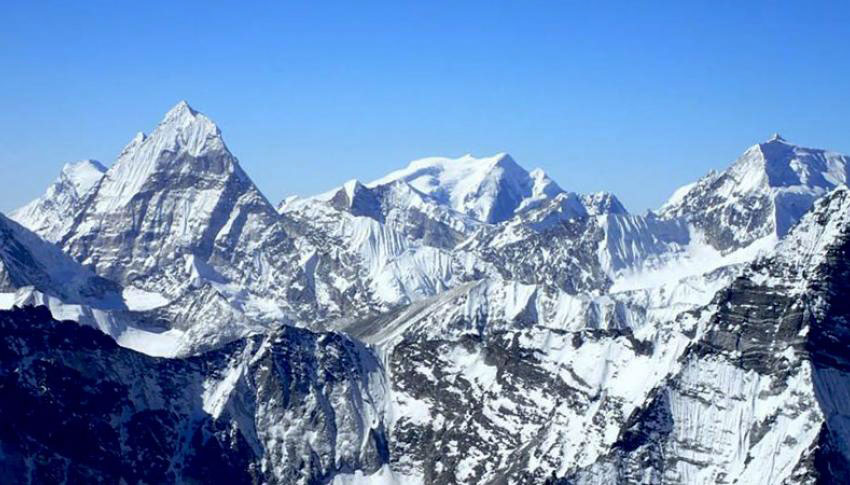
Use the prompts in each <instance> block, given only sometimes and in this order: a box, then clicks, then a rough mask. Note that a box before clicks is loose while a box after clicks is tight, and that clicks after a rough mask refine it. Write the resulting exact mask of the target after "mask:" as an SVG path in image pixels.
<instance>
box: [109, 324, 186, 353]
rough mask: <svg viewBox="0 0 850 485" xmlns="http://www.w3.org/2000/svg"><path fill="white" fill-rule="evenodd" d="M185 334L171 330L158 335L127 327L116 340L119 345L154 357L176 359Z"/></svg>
mask: <svg viewBox="0 0 850 485" xmlns="http://www.w3.org/2000/svg"><path fill="white" fill-rule="evenodd" d="M183 337H184V332H182V331H180V330H177V329H171V330H167V331H164V332H160V333H156V332H149V331H146V330H141V329H138V328H134V327H127V329H126V330H124V332H122V333H121V334H120V335H118V336H117V338H116V339H115V341H116V342H118V345H120V346H122V347H127V348H128V349H133V350H135V351H137V352H141V353H143V354H147V355H151V356H154V357H176V356H177V355H178V354H179V351H180V350H181V345H182V342H183Z"/></svg>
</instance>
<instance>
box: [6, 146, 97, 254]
mask: <svg viewBox="0 0 850 485" xmlns="http://www.w3.org/2000/svg"><path fill="white" fill-rule="evenodd" d="M104 172H106V167H104V166H103V165H101V164H100V162H98V161H95V160H82V161H79V162H74V163H68V164H65V166H64V167H62V172H61V173H60V174H59V178H57V179H56V180H55V181H54V182H53V183H52V184H51V185H50V187H48V188H47V191H46V192H45V193H44V195H42V196H41V197H39V198H37V199H35V200H33V201H32V202H30V203H29V204H27V205H25V206H23V207H21V208H20V209H17V210H15V211H14V212H12V213H11V214H10V215H9V217H10V218H11V219H12V220H14V221H16V222H18V223H20V224H21V225H23V226H25V227H27V228H29V229H31V230H32V231H34V232H36V233H37V234H39V235H41V237H43V238H44V239H47V240H48V241H50V242H57V241H59V239H61V238H62V236H64V235H65V233H66V232H67V231H68V229H69V228H70V225H71V223H72V222H73V216H74V215H75V214H76V213H77V211H79V209H80V206H81V203H82V200H83V198H84V197H85V196H86V195H87V194H88V193H89V192H90V191H91V190H92V189H93V188H94V186H95V185H97V183H98V182H100V180H101V179H102V178H103V174H104Z"/></svg>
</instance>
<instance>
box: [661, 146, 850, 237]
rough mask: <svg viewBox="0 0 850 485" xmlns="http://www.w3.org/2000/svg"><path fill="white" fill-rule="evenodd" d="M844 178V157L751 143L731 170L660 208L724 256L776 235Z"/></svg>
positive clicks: (848, 165)
mask: <svg viewBox="0 0 850 485" xmlns="http://www.w3.org/2000/svg"><path fill="white" fill-rule="evenodd" d="M848 178H850V157H847V156H845V155H842V154H839V153H834V152H830V151H826V150H819V149H814V148H804V147H800V146H797V145H793V144H791V143H788V142H787V141H785V139H783V138H782V137H781V136H779V135H778V134H777V135H774V136H773V137H772V138H771V139H770V140H768V141H766V142H764V143H759V144H758V145H753V146H752V147H750V148H749V149H748V150H747V151H745V152H744V154H743V155H741V157H740V158H738V160H736V161H735V163H733V164H732V166H731V167H729V168H728V169H726V170H725V171H723V172H712V173H709V174H708V175H706V176H705V177H703V178H701V179H699V180H698V181H697V182H695V183H693V184H689V185H686V186H684V187H682V188H680V189H679V190H677V191H676V192H675V193H674V194H673V195H672V197H671V198H670V200H668V201H667V203H666V204H664V206H663V207H662V208H661V210H660V214H661V215H662V216H663V217H667V218H685V219H686V220H688V221H689V222H691V223H692V224H694V226H696V227H697V228H699V229H700V230H701V231H702V232H704V233H705V236H706V241H707V242H708V243H709V244H710V245H711V246H713V247H714V248H715V249H717V250H720V251H723V252H730V251H734V250H736V249H740V248H741V247H745V246H747V245H750V244H752V243H753V242H755V241H756V240H759V239H763V238H766V237H782V236H784V235H785V234H786V233H787V232H788V230H789V229H790V228H791V226H793V225H794V223H796V222H797V221H798V220H799V219H800V217H801V216H802V215H803V214H804V213H805V212H806V211H807V210H809V208H810V207H811V206H812V203H813V202H814V201H815V199H817V198H818V197H821V196H822V195H823V194H825V193H826V192H829V191H830V190H831V189H833V188H834V187H836V186H837V185H842V184H846V183H847V181H848Z"/></svg>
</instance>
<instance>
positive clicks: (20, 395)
mask: <svg viewBox="0 0 850 485" xmlns="http://www.w3.org/2000/svg"><path fill="white" fill-rule="evenodd" d="M0 349H2V352H0V401H1V402H2V403H3V405H2V406H0V417H2V421H3V424H2V425H0V451H2V455H0V456H2V458H3V459H2V460H0V477H2V479H3V481H4V482H6V483H18V482H25V481H31V482H32V483H62V482H68V483H93V482H104V483H119V482H125V483H142V482H143V483H187V482H209V481H214V482H215V483H259V482H262V483H281V484H284V483H304V484H306V483H325V482H326V481H327V480H328V479H329V478H330V477H332V476H334V475H335V474H337V473H339V472H340V471H345V470H353V469H357V470H363V471H364V472H367V473H368V472H374V471H376V470H378V469H379V468H380V467H381V466H382V464H383V463H385V462H386V461H387V459H388V451H387V438H386V435H385V432H384V430H383V428H382V422H383V419H382V416H381V413H382V411H383V406H382V403H381V401H380V399H381V398H382V393H377V395H375V394H373V393H374V392H375V390H378V391H380V390H381V388H382V386H383V382H382V381H381V376H380V374H379V373H378V367H379V364H378V362H377V361H375V360H374V357H372V355H371V354H370V353H369V351H368V350H367V349H365V348H364V347H363V346H362V345H360V344H357V343H356V342H353V341H351V340H350V339H347V338H345V337H343V336H341V335H334V334H315V333H311V332H308V331H305V330H297V329H294V328H292V327H284V328H283V329H281V330H280V331H279V332H277V333H275V334H273V335H269V336H268V337H265V338H259V337H257V338H252V339H247V340H240V341H237V342H234V343H231V344H229V345H227V346H225V347H222V348H221V349H218V350H216V351H212V352H208V353H205V354H202V355H199V356H196V357H192V358H189V359H159V358H154V357H148V356H146V355H143V354H139V353H137V352H134V351H132V350H129V349H124V348H122V347H119V346H117V345H116V344H115V342H114V341H113V340H112V339H110V338H109V337H107V336H105V335H103V334H102V333H100V332H98V331H97V330H94V329H89V328H85V327H80V326H78V325H76V324H75V323H72V322H58V321H55V320H53V319H52V318H51V317H50V313H49V312H48V311H47V310H46V309H45V308H44V307H33V308H27V309H15V310H11V311H2V312H0Z"/></svg>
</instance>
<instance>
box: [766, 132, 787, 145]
mask: <svg viewBox="0 0 850 485" xmlns="http://www.w3.org/2000/svg"><path fill="white" fill-rule="evenodd" d="M775 141H779V142H784V141H785V138H782V135H780V134H779V133H774V134H773V135H771V137H770V139H769V140H767V142H768V143H770V142H775Z"/></svg>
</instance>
